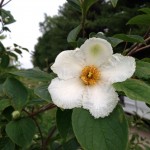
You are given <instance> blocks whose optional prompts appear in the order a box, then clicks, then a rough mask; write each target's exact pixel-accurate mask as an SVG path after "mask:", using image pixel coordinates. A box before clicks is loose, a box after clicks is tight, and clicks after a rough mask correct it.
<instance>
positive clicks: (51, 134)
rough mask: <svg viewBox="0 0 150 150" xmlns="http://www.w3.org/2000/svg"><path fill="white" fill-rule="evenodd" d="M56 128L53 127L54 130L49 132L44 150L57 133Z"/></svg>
mask: <svg viewBox="0 0 150 150" xmlns="http://www.w3.org/2000/svg"><path fill="white" fill-rule="evenodd" d="M56 129H57V128H56V126H54V127H53V129H52V130H51V131H50V132H49V134H48V136H47V138H46V140H45V142H44V146H43V150H45V149H46V147H47V145H48V142H49V141H50V139H51V137H52V136H53V134H54V133H55V131H56Z"/></svg>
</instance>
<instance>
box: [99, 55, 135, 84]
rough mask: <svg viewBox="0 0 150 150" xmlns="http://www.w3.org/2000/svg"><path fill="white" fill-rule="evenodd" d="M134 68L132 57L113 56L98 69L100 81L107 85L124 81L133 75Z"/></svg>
mask: <svg viewBox="0 0 150 150" xmlns="http://www.w3.org/2000/svg"><path fill="white" fill-rule="evenodd" d="M135 67H136V64H135V59H134V58H133V57H130V56H123V55H121V54H114V55H112V58H111V59H109V60H108V62H107V63H105V64H103V65H102V66H101V67H100V71H101V80H103V81H106V82H109V83H115V82H122V81H125V80H126V79H127V78H130V77H131V76H132V75H133V73H134V72H135Z"/></svg>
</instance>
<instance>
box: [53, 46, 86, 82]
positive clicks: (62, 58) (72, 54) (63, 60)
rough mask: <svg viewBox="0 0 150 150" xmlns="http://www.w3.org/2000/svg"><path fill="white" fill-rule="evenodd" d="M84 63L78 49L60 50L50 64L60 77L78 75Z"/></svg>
mask: <svg viewBox="0 0 150 150" xmlns="http://www.w3.org/2000/svg"><path fill="white" fill-rule="evenodd" d="M83 65H84V58H83V54H82V52H81V51H80V50H77V49H76V50H67V51H63V52H61V53H60V54H59V55H58V56H57V57H56V60H55V63H54V64H53V65H52V66H51V69H52V70H53V72H54V73H56V74H57V75H58V77H59V78H60V79H71V78H74V77H77V76H78V77H79V76H80V73H81V70H82V68H83Z"/></svg>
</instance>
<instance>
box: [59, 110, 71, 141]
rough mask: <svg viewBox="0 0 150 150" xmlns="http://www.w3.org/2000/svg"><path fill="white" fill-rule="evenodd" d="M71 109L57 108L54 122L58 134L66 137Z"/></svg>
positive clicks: (69, 124) (69, 125)
mask: <svg viewBox="0 0 150 150" xmlns="http://www.w3.org/2000/svg"><path fill="white" fill-rule="evenodd" d="M71 114H72V110H61V109H59V108H58V109H57V114H56V122H57V128H58V131H59V133H60V135H61V136H62V137H63V138H64V139H66V137H67V134H68V132H69V129H70V127H71Z"/></svg>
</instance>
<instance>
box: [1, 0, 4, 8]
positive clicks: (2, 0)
mask: <svg viewBox="0 0 150 150" xmlns="http://www.w3.org/2000/svg"><path fill="white" fill-rule="evenodd" d="M3 3H4V0H1V2H0V8H2V6H3Z"/></svg>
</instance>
